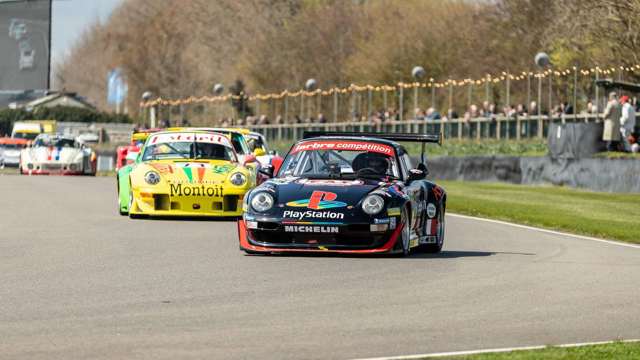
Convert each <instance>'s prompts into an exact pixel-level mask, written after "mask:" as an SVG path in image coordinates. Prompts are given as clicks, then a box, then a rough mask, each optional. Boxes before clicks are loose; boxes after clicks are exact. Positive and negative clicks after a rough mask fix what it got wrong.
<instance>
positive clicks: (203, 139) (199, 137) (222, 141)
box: [149, 133, 232, 147]
mask: <svg viewBox="0 0 640 360" xmlns="http://www.w3.org/2000/svg"><path fill="white" fill-rule="evenodd" d="M194 141H195V142H200V143H209V144H219V145H223V146H226V147H232V146H231V141H229V138H227V137H226V136H224V135H221V134H198V133H170V134H157V135H153V136H152V137H151V138H150V139H149V144H152V145H153V144H162V143H172V142H194Z"/></svg>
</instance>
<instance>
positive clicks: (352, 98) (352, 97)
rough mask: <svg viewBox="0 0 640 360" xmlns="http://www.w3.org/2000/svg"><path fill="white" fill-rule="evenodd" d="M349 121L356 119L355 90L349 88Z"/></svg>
mask: <svg viewBox="0 0 640 360" xmlns="http://www.w3.org/2000/svg"><path fill="white" fill-rule="evenodd" d="M351 121H356V91H355V90H351Z"/></svg>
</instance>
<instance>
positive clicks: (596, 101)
mask: <svg viewBox="0 0 640 360" xmlns="http://www.w3.org/2000/svg"><path fill="white" fill-rule="evenodd" d="M598 80H600V69H599V68H597V67H596V84H597V83H598ZM595 88H596V98H595V99H594V105H595V106H596V119H597V114H598V113H600V91H599V89H598V86H597V85H596V86H595Z"/></svg>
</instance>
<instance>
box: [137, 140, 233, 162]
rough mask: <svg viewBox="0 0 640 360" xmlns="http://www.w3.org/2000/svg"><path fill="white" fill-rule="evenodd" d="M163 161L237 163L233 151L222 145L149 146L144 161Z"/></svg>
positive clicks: (197, 142)
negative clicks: (186, 160)
mask: <svg viewBox="0 0 640 360" xmlns="http://www.w3.org/2000/svg"><path fill="white" fill-rule="evenodd" d="M162 159H203V160H227V161H236V157H235V154H234V153H233V150H232V149H231V148H229V147H227V146H224V145H221V144H213V143H207V142H199V141H195V142H185V141H176V142H162V143H158V144H152V145H147V146H146V147H145V149H144V154H143V155H142V161H148V160H162Z"/></svg>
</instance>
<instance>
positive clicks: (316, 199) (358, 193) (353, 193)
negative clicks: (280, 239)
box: [246, 177, 393, 223]
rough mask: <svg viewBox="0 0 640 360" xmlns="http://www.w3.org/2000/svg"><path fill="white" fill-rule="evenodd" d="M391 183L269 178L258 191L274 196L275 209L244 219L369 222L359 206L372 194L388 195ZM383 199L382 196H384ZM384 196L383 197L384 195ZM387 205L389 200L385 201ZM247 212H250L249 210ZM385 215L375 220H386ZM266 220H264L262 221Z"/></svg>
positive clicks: (369, 217) (383, 213)
mask: <svg viewBox="0 0 640 360" xmlns="http://www.w3.org/2000/svg"><path fill="white" fill-rule="evenodd" d="M391 188H393V183H387V182H383V181H379V180H369V179H358V180H319V179H306V178H294V177H291V178H276V179H271V180H269V181H267V182H265V183H264V184H262V185H261V186H260V187H258V188H256V189H254V190H253V191H252V194H254V193H256V192H258V191H268V192H271V193H272V194H274V195H275V204H274V206H273V207H272V208H271V209H270V210H268V211H267V212H265V213H255V212H253V211H250V212H251V214H248V217H246V218H252V217H254V216H255V217H258V218H262V219H282V221H294V222H302V223H306V222H312V223H320V222H330V223H336V222H338V223H344V222H351V223H357V222H365V223H366V222H370V221H371V218H372V216H369V215H367V214H365V213H364V212H363V211H362V208H361V206H360V204H361V201H362V199H364V197H366V196H367V195H368V194H370V193H372V192H376V193H381V194H382V193H386V194H390V193H391V192H390V191H389V190H390V189H391ZM383 196H384V195H383ZM385 197H386V196H385ZM388 201H389V203H388V205H390V204H392V199H391V198H388ZM247 209H250V207H248V208H247ZM385 216H386V212H381V213H380V215H376V216H374V217H385ZM265 221H266V220H265Z"/></svg>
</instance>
